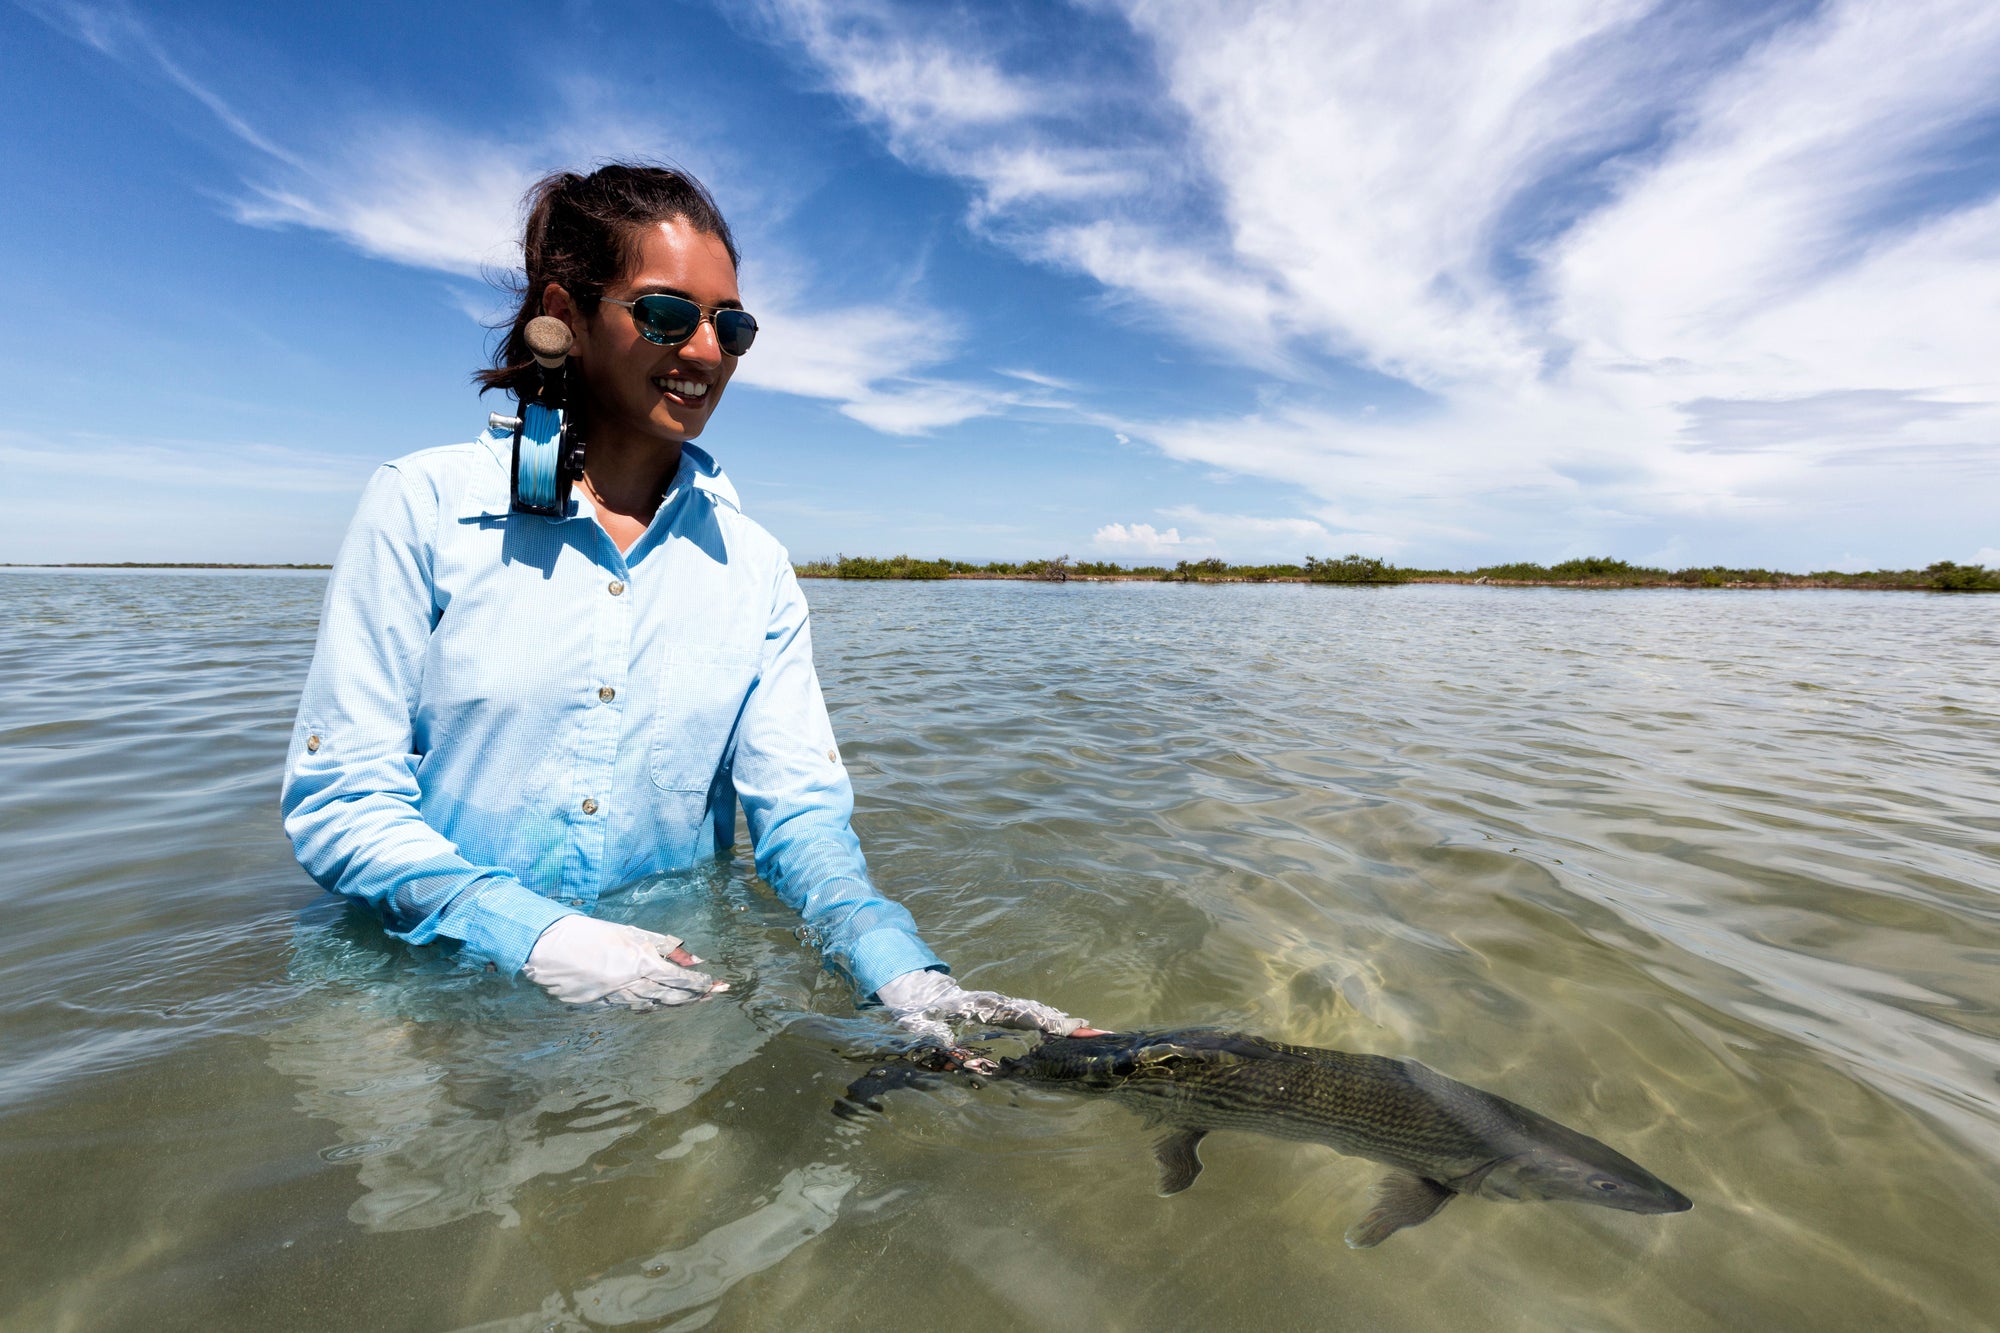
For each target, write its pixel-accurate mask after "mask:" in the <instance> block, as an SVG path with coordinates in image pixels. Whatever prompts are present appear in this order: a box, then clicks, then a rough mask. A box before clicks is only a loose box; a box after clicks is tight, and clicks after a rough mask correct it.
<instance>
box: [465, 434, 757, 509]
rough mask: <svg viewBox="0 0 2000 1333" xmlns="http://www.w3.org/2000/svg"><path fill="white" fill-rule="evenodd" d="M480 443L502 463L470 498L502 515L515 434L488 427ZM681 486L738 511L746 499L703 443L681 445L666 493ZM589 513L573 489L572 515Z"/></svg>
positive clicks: (509, 497) (486, 473) (484, 473)
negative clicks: (677, 464)
mask: <svg viewBox="0 0 2000 1333" xmlns="http://www.w3.org/2000/svg"><path fill="white" fill-rule="evenodd" d="M478 443H480V444H481V445H483V446H484V447H485V448H486V451H487V452H488V453H490V454H491V455H492V456H493V461H494V462H495V463H497V464H498V465H499V466H498V467H494V468H482V469H481V470H480V474H479V476H478V477H477V478H476V479H475V480H474V482H473V484H472V487H471V494H470V496H469V497H468V498H469V499H470V500H471V501H472V504H473V506H474V508H475V510H476V511H477V512H479V513H481V514H487V515H492V516H494V517H499V516H502V515H505V514H506V513H507V512H508V511H509V510H511V509H512V508H513V494H512V487H513V477H514V437H513V436H512V435H495V434H494V433H493V432H492V431H490V430H488V431H485V432H482V433H481V435H480V437H479V441H478ZM681 486H692V487H694V489H696V490H698V491H706V492H708V493H709V494H710V495H712V496H714V497H715V498H716V499H718V500H720V501H721V502H722V503H724V504H726V505H728V506H729V507H730V508H731V509H734V510H735V511H736V512H737V513H739V514H740V513H742V512H743V502H742V501H741V500H739V499H738V498H737V496H736V487H735V486H733V485H731V484H730V481H729V478H728V477H727V476H725V475H724V474H723V471H722V468H721V466H720V465H719V464H717V463H716V461H715V457H714V456H713V455H712V454H710V453H709V452H708V451H707V450H706V449H703V448H702V447H701V446H700V445H697V444H683V445H681V466H680V471H679V472H676V473H675V474H674V480H673V483H672V485H670V486H668V487H667V493H668V494H669V495H671V494H672V493H673V492H674V490H675V489H676V488H678V487H681ZM579 506H582V507H581V508H579ZM589 512H590V510H589V507H588V502H587V501H584V500H583V499H582V497H580V496H578V495H576V494H575V493H574V492H572V494H571V497H570V514H569V516H570V517H571V518H577V517H581V516H583V515H586V514H588V513H589Z"/></svg>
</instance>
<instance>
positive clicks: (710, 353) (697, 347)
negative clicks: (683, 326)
mask: <svg viewBox="0 0 2000 1333" xmlns="http://www.w3.org/2000/svg"><path fill="white" fill-rule="evenodd" d="M680 354H681V359H682V360H684V361H698V362H700V363H701V364H702V365H705V366H720V365H721V364H722V342H721V340H720V339H718V338H717V337H716V336H715V317H714V316H713V315H710V314H708V313H707V312H706V311H704V312H702V316H701V323H699V324H697V325H695V326H694V333H693V334H692V335H690V336H689V338H688V340H687V341H686V342H684V343H682V344H681V346H680Z"/></svg>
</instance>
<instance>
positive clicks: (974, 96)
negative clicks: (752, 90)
mask: <svg viewBox="0 0 2000 1333" xmlns="http://www.w3.org/2000/svg"><path fill="white" fill-rule="evenodd" d="M43 14H44V17H45V18H47V19H48V20H49V21H51V22H53V23H55V24H56V25H57V26H60V27H65V28H67V29H69V30H70V31H72V32H74V33H75V34H76V35H77V36H79V37H80V38H81V39H82V40H84V41H86V42H88V43H89V44H90V45H92V46H93V47H95V48H96V49H97V50H99V51H100V52H102V53H103V54H105V55H106V56H108V57H110V58H112V59H114V60H117V61H119V62H121V63H124V64H127V65H133V66H137V67H140V68H143V69H144V70H146V71H148V72H149V73H151V74H157V75H158V76H160V77H162V78H164V79H165V80H166V81H167V82H168V83H169V84H171V85H172V86H173V87H175V88H177V89H179V90H180V91H181V92H183V93H185V94H187V95H188V96H189V97H191V98H193V99H194V100H195V101H196V102H197V103H198V104H200V105H201V106H202V107H203V108H205V109H206V110H207V111H208V112H209V113H211V114H212V115H213V117H214V118H215V121H216V123H217V124H219V125H220V126H221V127H222V128H223V129H224V130H226V131H227V132H228V133H229V134H230V135H232V136H233V137H234V138H235V139H237V140H238V141H239V142H240V143H241V144H242V145H244V146H245V147H247V148H249V149H251V150H252V155H251V157H250V158H249V160H248V161H247V162H246V163H245V166H244V170H243V177H242V181H241V184H240V186H239V187H238V188H237V189H236V190H235V191H234V192H233V193H231V194H230V195H229V196H227V204H226V206H227V207H228V209H229V211H230V213H231V215H232V216H233V217H235V219H236V220H237V221H239V222H242V223H245V224H247V225H250V226H257V227H304V228H309V229H312V230H314V231H319V232H323V233H325V234H327V235H329V236H332V237H334V238H336V239H338V240H339V241H341V242H342V243H344V244H346V245H348V246H350V247H352V248H353V249H355V250H356V251H359V252H360V253H362V254H365V255H369V256H371V257H374V258H377V259H382V260H386V261H389V262H391V263H396V264H403V265H407V266H410V267H413V268H421V269H429V270H433V271H436V272H439V273H443V274H447V275H450V276H452V277H455V278H463V279H494V278H501V279H505V278H506V277H508V276H509V275H511V274H513V273H516V272H518V270H519V268H520V264H521V252H520V240H519V237H520V230H521V225H522V200H523V197H524V196H525V194H526V192H527V190H528V189H529V187H530V186H531V185H532V184H533V183H534V182H535V181H536V180H537V179H539V178H540V177H541V176H542V175H544V174H545V173H547V172H548V171H551V170H556V169H560V168H573V167H575V166H576V165H577V164H578V163H580V162H589V161H594V160H602V159H606V158H616V159H626V160H631V159H637V160H655V161H657V160H663V159H664V158H665V156H666V154H665V151H664V149H665V148H666V146H667V135H666V133H665V132H664V131H663V130H662V128H661V127H660V126H659V125H658V123H657V121H654V120H650V119H647V118H642V117H638V116H635V115H634V114H632V113H630V112H629V111H627V110H626V109H625V108H624V107H623V106H621V105H620V104H619V103H618V99H617V96H616V94H615V91H614V90H612V89H610V88H607V87H606V86H604V85H602V84H599V83H597V82H595V81H592V80H589V79H582V78H570V79H567V80H559V81H558V84H559V88H560V91H561V93H562V98H563V101H564V104H565V110H564V111H563V113H562V114H559V115H556V116H554V117H551V118H546V119H545V121H544V123H543V124H542V125H541V127H540V128H539V129H538V130H537V131H536V132H535V133H532V134H529V135H524V136H515V137H505V136H498V135H489V134H481V133H476V132H468V131H465V130H462V129H458V128H455V127H452V126H449V125H446V124H444V123H441V122H439V121H436V120H434V119H430V118H428V117H426V116H423V115H420V114H411V113H402V114H393V115H391V114H384V113H381V112H379V111H378V112H362V111H358V110H354V111H349V110H343V109H341V108H338V107H336V108H330V109H329V110H328V112H327V115H326V118H325V119H326V121H327V122H328V124H326V125H322V127H321V131H320V132H319V133H317V134H315V135H314V136H313V142H312V143H311V144H310V145H303V146H302V145H285V144H281V143H280V142H278V140H277V137H276V136H274V135H272V134H269V133H266V132H265V131H264V130H262V129H260V128H259V127H258V126H256V125H254V124H253V123H252V122H251V119H250V118H249V117H247V116H245V115H243V114H241V113H240V112H239V111H238V110H237V109H235V107H234V106H232V104H231V103H230V102H229V101H228V100H227V99H226V98H225V96H224V95H223V94H222V93H220V92H218V91H216V90H215V89H213V88H211V87H209V86H208V85H206V84H204V83H202V82H201V81H200V80H198V79H196V78H195V77H194V76H193V75H191V74H189V73H188V72H187V71H186V69H185V68H184V67H183V66H182V65H181V64H180V63H179V62H177V61H176V59H175V57H174V55H173V52H172V49H171V43H170V41H169V40H167V39H166V38H164V37H163V36H162V35H161V34H160V32H159V31H157V30H156V28H155V26H153V25H151V24H149V23H148V22H147V21H146V20H144V19H142V18H141V17H139V16H138V15H137V14H135V13H133V12H132V11H129V10H125V9H120V8H110V7H98V6H90V5H58V6H51V7H48V8H46V9H45V10H44V11H43ZM892 89H895V90H899V92H898V94H897V95H898V96H901V97H904V98H905V99H906V100H907V102H908V105H909V107H910V109H911V112H912V114H917V113H921V114H930V115H938V114H953V115H958V116H970V117H973V118H979V117H982V116H983V117H985V118H987V119H995V118H1004V117H1005V116H1007V115H1010V114H1014V113H1015V112H1016V111H1018V109H1019V108H1018V107H1017V106H1016V105H1015V104H1014V103H1013V102H1011V101H1010V100H1009V99H1008V97H1007V96H1005V95H1004V94H1003V92H1002V91H1001V90H1000V89H999V88H998V87H997V85H996V86H995V87H993V88H986V89H984V91H982V85H981V84H980V82H979V80H978V78H977V77H976V72H974V73H971V74H969V73H968V72H967V71H965V70H962V69H958V68H956V67H955V66H953V65H952V64H951V62H950V61H949V60H946V59H943V58H938V59H932V58H930V57H928V56H925V55H923V54H922V53H914V54H910V55H909V56H908V58H907V60H905V61H904V62H903V64H901V65H893V66H892V67H889V68H884V69H880V70H877V71H875V73H874V74H872V75H871V76H870V78H869V80H868V81H867V82H866V85H865V91H867V92H868V93H869V94H870V95H874V96H889V95H890V92H891V90H892ZM953 107H956V108H959V109H958V110H956V111H952V110H951V108H953ZM982 108H983V109H982ZM672 142H673V146H674V147H675V148H676V149H677V150H679V151H680V152H681V153H683V154H686V153H688V152H689V151H690V145H689V142H688V138H687V135H686V134H685V132H684V131H682V130H680V129H678V128H676V129H675V130H674V132H673V134H672ZM694 151H695V152H696V153H697V154H698V155H700V156H702V157H705V158H713V159H715V160H716V162H721V161H722V160H723V158H724V157H725V155H724V154H722V153H718V152H714V151H709V150H704V149H702V148H701V147H700V146H699V145H695V146H694ZM691 165H693V166H694V167H695V168H696V170H697V172H698V174H700V175H702V176H704V177H705V178H706V179H707V180H708V182H709V183H710V184H711V186H714V187H716V188H717V193H718V194H720V195H723V196H724V197H727V196H728V194H729V193H730V188H729V187H730V185H731V184H732V183H734V182H733V180H732V176H734V175H740V174H741V173H731V172H729V171H728V170H727V168H726V165H725V166H724V168H723V169H721V170H710V169H708V167H709V166H711V165H713V164H710V163H693V164H691ZM743 191H744V192H747V193H754V186H748V185H745V186H743ZM757 242H758V243H757V244H756V246H755V247H754V248H755V249H756V250H757V251H758V252H760V253H762V254H765V255H767V256H769V255H772V254H773V252H777V258H776V259H775V260H767V262H766V263H765V265H764V266H763V267H762V268H761V269H758V270H751V271H749V272H746V274H745V292H746V296H747V297H748V299H750V300H751V301H752V302H753V303H754V304H755V307H756V309H757V311H758V313H759V315H760V324H761V325H762V331H761V333H760V336H759V339H758V345H757V349H756V353H755V355H754V356H751V357H748V358H746V359H745V360H744V362H743V363H742V365H741V368H740V369H739V372H738V375H737V380H738V382H740V383H742V384H745V385H750V386H755V387H757V388H760V389H766V390H770V391H772V392H777V393H786V394H793V395H797V396H801V397H806V398H816V399H822V400H826V401H829V402H832V403H834V404H835V405H836V406H837V407H838V409H839V410H840V411H841V412H842V413H843V414H844V415H846V416H848V417H850V418H852V419H853V420H855V421H858V422H861V423H862V424H863V425H866V426H869V427H871V428H873V429H875V430H878V431H881V432H883V433H885V434H891V435H904V436H907V435H922V434H928V433H930V432H932V431H935V430H938V429H941V428H944V427H948V426H953V425H957V424H959V423H961V422H964V421H967V420H971V419H973V418H976V417H980V416H987V415H993V414H997V413H1002V412H1008V411H1012V410H1015V409H1017V408H1020V407H1030V408H1033V407H1046V406H1048V405H1049V402H1050V399H1049V395H1048V394H1047V393H1046V392H1024V391H1020V390H1016V389H1009V388H1007V387H1005V386H1002V385H995V384H982V383H978V382H966V381H962V380H957V379H953V378H950V377H947V376H941V375H938V374H936V373H934V368H935V367H937V366H938V365H939V364H940V363H941V362H944V361H946V360H948V359H949V358H950V356H951V354H952V353H953V351H954V350H955V349H956V347H957V346H958V344H959V340H960V339H959V333H958V331H957V329H956V327H955V326H954V325H953V323H952V322H951V321H950V320H949V319H948V318H946V317H945V316H944V315H942V314H941V313H939V312H938V311H936V310H934V309H931V308H930V307H928V306H927V305H925V304H924V303H922V302H921V301H920V300H917V299H914V298H911V297H908V296H907V295H899V294H898V293H896V292H894V291H891V292H890V293H889V294H888V295H887V297H886V298H884V299H878V300H876V301H873V302H870V303H866V304H842V303H837V302H826V301H819V300H815V299H814V298H813V297H812V295H811V293H810V285H811V284H810V283H809V282H808V281H805V280H803V278H804V275H806V274H807V272H808V270H807V268H806V266H805V265H803V264H802V263H801V262H799V261H798V260H797V259H796V258H795V257H787V256H785V255H784V254H783V252H782V251H781V250H780V248H779V247H778V246H777V245H776V244H775V243H774V242H773V241H771V240H770V238H768V237H758V238H757ZM760 276H768V277H769V278H771V279H772V282H771V285H770V286H769V287H768V288H766V289H763V290H761V291H760V289H759V288H758V286H757V279H758V278H759V277H760ZM459 296H460V298H461V299H459V300H458V301H457V302H456V303H457V304H459V305H460V306H461V307H462V308H465V309H466V310H467V311H468V313H473V314H474V316H475V317H479V316H480V314H482V313H490V312H486V311H485V306H486V305H488V304H491V303H490V302H483V301H481V300H478V299H475V298H472V297H470V296H469V295H467V294H465V293H459Z"/></svg>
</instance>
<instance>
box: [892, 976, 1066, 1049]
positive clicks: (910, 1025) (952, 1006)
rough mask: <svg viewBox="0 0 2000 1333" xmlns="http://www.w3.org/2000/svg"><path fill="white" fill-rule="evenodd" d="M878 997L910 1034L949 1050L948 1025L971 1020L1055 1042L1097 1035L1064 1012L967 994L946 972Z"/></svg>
mask: <svg viewBox="0 0 2000 1333" xmlns="http://www.w3.org/2000/svg"><path fill="white" fill-rule="evenodd" d="M875 998H876V999H878V1000H880V1001H881V1002H882V1006H883V1007H884V1008H885V1009H887V1010H888V1011H889V1012H890V1013H891V1014H892V1015H894V1016H895V1019H896V1022H897V1023H898V1024H900V1025H901V1026H902V1027H903V1028H904V1029H905V1030H906V1031H909V1032H912V1033H915V1034H916V1035H917V1036H919V1037H923V1038H926V1039H928V1040H932V1041H935V1042H938V1043H939V1044H940V1045H943V1046H946V1047H950V1046H953V1045H954V1042H953V1040H952V1035H951V1023H950V1020H952V1019H958V1018H969V1019H972V1020H974V1021H976V1022H980V1023H991V1024H994V1025H995V1026H997V1027H1005V1028H1032V1029H1037V1030H1039V1031H1042V1032H1046V1033H1048V1034H1050V1035H1051V1036H1056V1037H1071V1036H1085V1037H1090V1036H1098V1035H1101V1032H1102V1030H1101V1029H1099V1028H1093V1027H1086V1026H1085V1025H1084V1022H1083V1020H1082V1019H1080V1018H1072V1017H1070V1016H1069V1015H1068V1014H1066V1013H1064V1012H1063V1011H1062V1010H1060V1009H1053V1008H1051V1007H1049V1006H1048V1005H1046V1004H1037V1003H1036V1002H1035V1001H1033V1000H1017V999H1015V998H1014V997H1013V996H1011V995H1001V994H1000V993H998V992H997V991H990V990H965V989H963V988H961V987H960V986H959V985H958V983H957V982H955V981H953V980H952V979H951V978H950V977H948V976H946V975H945V974H944V973H942V972H905V973H904V974H903V975H902V976H900V977H897V978H896V979H894V980H893V981H889V982H886V983H884V984H883V986H882V987H881V989H879V990H877V991H876V992H875Z"/></svg>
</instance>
